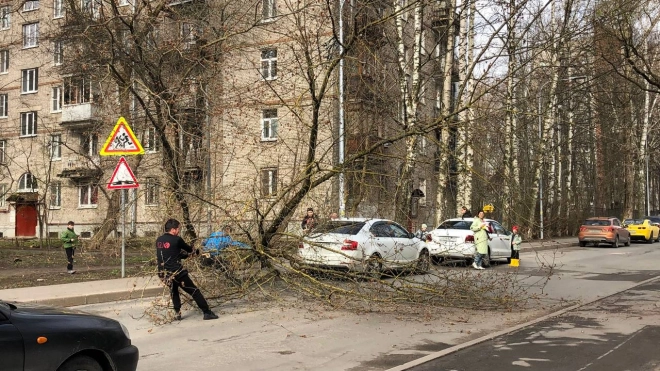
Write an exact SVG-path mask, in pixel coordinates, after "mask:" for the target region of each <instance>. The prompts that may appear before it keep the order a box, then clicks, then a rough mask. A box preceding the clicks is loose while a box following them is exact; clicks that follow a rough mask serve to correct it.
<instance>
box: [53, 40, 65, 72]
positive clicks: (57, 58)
mask: <svg viewBox="0 0 660 371" xmlns="http://www.w3.org/2000/svg"><path fill="white" fill-rule="evenodd" d="M63 58H64V46H63V44H62V41H55V42H53V65H55V66H60V65H61V64H62V60H63Z"/></svg>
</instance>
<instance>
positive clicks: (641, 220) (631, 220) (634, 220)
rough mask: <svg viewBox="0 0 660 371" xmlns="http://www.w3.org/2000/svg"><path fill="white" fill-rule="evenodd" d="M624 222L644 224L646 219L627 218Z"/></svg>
mask: <svg viewBox="0 0 660 371" xmlns="http://www.w3.org/2000/svg"><path fill="white" fill-rule="evenodd" d="M623 224H644V219H626V220H624V221H623Z"/></svg>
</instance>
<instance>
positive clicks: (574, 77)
mask: <svg viewBox="0 0 660 371" xmlns="http://www.w3.org/2000/svg"><path fill="white" fill-rule="evenodd" d="M586 77H587V76H572V77H569V78H567V79H562V81H572V80H581V79H584V78H586ZM550 82H552V80H548V81H546V82H544V83H543V85H541V87H540V88H539V90H538V92H537V94H536V98H537V101H538V105H539V107H538V110H539V112H538V116H539V141H542V140H543V115H542V114H541V109H542V107H541V93H542V92H543V88H545V86H546V85H548V84H549V83H550ZM541 161H542V160H541ZM541 163H542V162H541ZM539 166H540V165H539ZM542 170H543V169H541V171H539V228H540V233H539V237H540V238H541V239H543V171H542Z"/></svg>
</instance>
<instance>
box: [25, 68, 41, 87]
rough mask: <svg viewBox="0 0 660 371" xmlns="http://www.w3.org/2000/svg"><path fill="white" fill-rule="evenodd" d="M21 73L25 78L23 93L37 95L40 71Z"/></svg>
mask: <svg viewBox="0 0 660 371" xmlns="http://www.w3.org/2000/svg"><path fill="white" fill-rule="evenodd" d="M21 72H22V77H23V79H22V80H23V81H22V83H21V93H36V91H37V87H38V86H39V69H38V68H30V69H29V70H23V71H21Z"/></svg>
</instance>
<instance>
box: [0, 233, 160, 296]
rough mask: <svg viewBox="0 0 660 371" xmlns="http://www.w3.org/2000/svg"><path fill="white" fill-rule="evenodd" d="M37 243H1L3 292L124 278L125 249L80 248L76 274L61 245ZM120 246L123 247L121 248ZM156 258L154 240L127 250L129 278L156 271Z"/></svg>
mask: <svg viewBox="0 0 660 371" xmlns="http://www.w3.org/2000/svg"><path fill="white" fill-rule="evenodd" d="M38 246H39V244H38V243H35V242H32V243H30V242H22V243H20V244H19V243H15V241H3V243H2V244H0V289H10V288H19V287H29V286H46V285H55V284H61V283H71V282H83V281H94V280H105V279H113V278H121V250H120V247H115V246H114V245H112V244H109V246H112V247H110V248H108V249H105V250H86V249H84V247H83V248H80V249H76V253H75V258H74V259H75V260H74V269H75V270H76V273H75V274H68V273H67V272H66V264H67V262H66V254H65V252H64V249H63V248H62V247H61V246H58V247H45V248H41V247H38ZM117 246H120V245H117ZM154 261H155V256H154V251H153V249H152V248H151V242H150V241H144V242H143V243H142V244H138V246H133V247H131V248H129V249H127V250H126V260H125V263H124V264H125V272H126V276H127V277H131V276H138V275H144V274H150V273H153V272H155V263H154Z"/></svg>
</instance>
